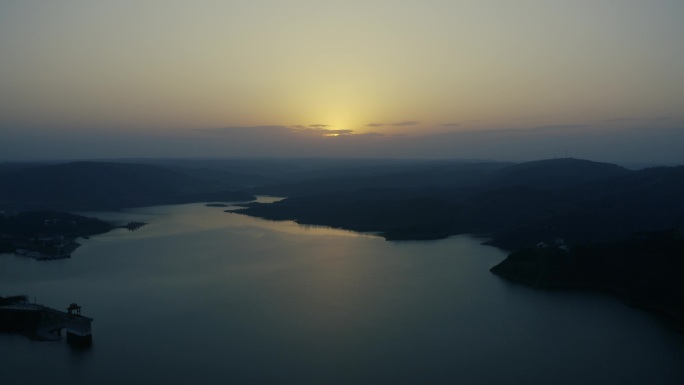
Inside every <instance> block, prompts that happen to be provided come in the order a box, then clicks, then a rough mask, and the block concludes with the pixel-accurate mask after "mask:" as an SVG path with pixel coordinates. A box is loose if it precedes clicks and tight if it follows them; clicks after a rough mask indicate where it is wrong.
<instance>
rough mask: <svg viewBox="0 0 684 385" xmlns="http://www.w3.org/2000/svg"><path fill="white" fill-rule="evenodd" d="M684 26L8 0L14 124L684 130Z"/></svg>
mask: <svg viewBox="0 0 684 385" xmlns="http://www.w3.org/2000/svg"><path fill="white" fill-rule="evenodd" d="M682 20H684V2H682V1H672V0H653V1H637V0H592V1H589V0H577V1H560V0H519V1H508V0H492V1H469V0H461V1H458V0H449V1H446V0H443V1H441V0H426V1H401V0H394V1H389V0H387V1H383V0H379V1H378V0H365V1H357V0H350V1H345V2H339V1H334V2H333V1H321V0H318V1H313V0H293V1H276V0H254V1H249V2H247V1H244V2H243V1H194V2H187V1H180V0H164V1H162V0H159V1H153V0H150V1H143V2H141V1H131V0H122V1H85V0H82V1H47V0H45V1H25V2H24V1H21V2H19V1H0V52H2V58H3V59H2V66H0V116H1V117H2V122H1V123H0V124H2V126H1V127H0V129H2V130H5V131H6V132H7V133H10V132H17V130H19V128H21V130H23V131H22V132H26V130H31V129H35V130H38V129H40V130H48V131H51V132H54V131H55V130H57V131H60V130H63V132H73V131H77V132H89V133H91V134H92V133H99V132H102V133H112V132H119V133H122V132H123V133H139V134H140V133H142V134H144V135H150V136H151V137H152V136H154V135H160V136H166V137H169V136H172V135H177V136H178V135H180V136H188V135H190V136H191V134H192V133H193V132H196V130H206V129H214V128H223V127H264V126H277V127H288V128H290V129H291V130H295V131H298V130H299V131H302V130H303V132H304V133H309V134H311V133H314V132H319V131H320V130H333V131H332V132H329V133H327V134H326V133H323V134H324V135H327V137H330V138H340V137H341V136H350V135H362V134H365V135H366V136H368V137H369V138H370V135H371V134H374V135H413V136H416V135H428V134H437V133H449V132H466V131H472V130H504V129H525V128H535V127H546V126H554V127H555V126H561V125H562V126H571V125H572V126H582V127H585V128H587V127H594V126H595V127H597V128H603V129H610V128H611V127H614V126H616V122H618V121H622V122H623V123H624V124H625V125H627V126H630V124H631V126H634V125H635V124H636V122H642V123H643V122H650V123H649V124H643V125H644V126H649V127H651V126H653V127H660V126H668V127H670V126H677V125H679V127H681V126H684V124H683V123H684V114H683V113H682V111H683V110H684V109H682V105H684V74H683V73H684V71H682V68H684V39H682V36H684V23H682ZM630 122H631V123H630ZM628 123H629V124H628ZM637 125H638V124H637ZM631 126H630V127H631ZM11 130H14V131H11Z"/></svg>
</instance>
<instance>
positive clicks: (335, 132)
mask: <svg viewBox="0 0 684 385" xmlns="http://www.w3.org/2000/svg"><path fill="white" fill-rule="evenodd" d="M325 132H326V134H327V135H328V136H330V135H351V134H353V133H354V130H325Z"/></svg>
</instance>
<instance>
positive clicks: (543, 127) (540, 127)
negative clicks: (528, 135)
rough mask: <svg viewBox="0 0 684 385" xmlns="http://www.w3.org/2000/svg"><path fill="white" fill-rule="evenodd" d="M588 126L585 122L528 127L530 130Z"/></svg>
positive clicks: (557, 129) (568, 128) (559, 129)
mask: <svg viewBox="0 0 684 385" xmlns="http://www.w3.org/2000/svg"><path fill="white" fill-rule="evenodd" d="M586 127H589V126H587V125H586V124H551V125H546V126H537V127H532V128H529V130H532V131H563V130H575V129H579V128H586Z"/></svg>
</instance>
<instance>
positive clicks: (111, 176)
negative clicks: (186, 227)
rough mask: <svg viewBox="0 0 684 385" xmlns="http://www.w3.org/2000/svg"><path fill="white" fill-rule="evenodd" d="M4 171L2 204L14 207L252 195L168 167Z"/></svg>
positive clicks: (78, 165) (116, 205)
mask: <svg viewBox="0 0 684 385" xmlns="http://www.w3.org/2000/svg"><path fill="white" fill-rule="evenodd" d="M3 171H4V172H0V178H2V179H3V180H5V181H6V183H4V187H3V188H2V189H0V207H8V208H14V209H22V210H25V209H53V210H91V209H96V210H99V209H120V208H124V207H134V206H146V205H155V204H171V203H187V202H192V201H201V200H204V199H205V196H206V198H207V200H209V199H216V198H222V199H229V200H251V199H253V196H252V195H250V194H246V193H238V192H231V191H227V190H226V187H228V184H225V183H219V182H215V181H208V180H205V179H201V178H196V177H193V176H190V175H188V174H186V173H182V172H180V171H179V170H177V169H173V168H170V167H163V166H156V165H145V164H129V163H113V162H72V163H65V164H48V165H32V166H25V167H12V168H9V169H5V170H3Z"/></svg>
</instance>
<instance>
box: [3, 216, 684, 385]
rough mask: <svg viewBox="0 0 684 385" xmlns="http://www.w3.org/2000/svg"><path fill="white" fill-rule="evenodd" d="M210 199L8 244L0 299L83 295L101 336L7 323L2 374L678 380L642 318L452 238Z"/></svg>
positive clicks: (677, 365)
mask: <svg viewBox="0 0 684 385" xmlns="http://www.w3.org/2000/svg"><path fill="white" fill-rule="evenodd" d="M223 210H224V209H223V208H216V207H205V206H204V205H202V204H190V205H177V206H157V207H146V208H138V209H130V210H126V211H123V212H120V213H91V214H92V215H96V216H98V217H100V218H101V219H105V220H112V221H118V222H127V221H129V220H141V221H145V222H148V223H149V224H148V225H147V226H144V227H142V228H141V229H139V230H137V231H134V232H129V231H127V230H123V229H119V230H115V231H112V232H110V233H108V234H104V235H101V236H96V237H92V238H91V239H89V240H84V241H83V246H82V247H81V248H79V249H78V250H77V251H76V252H75V253H74V255H73V257H72V258H71V259H67V260H60V261H50V262H42V261H34V260H31V259H26V258H22V257H16V256H14V255H7V254H4V255H0V295H11V294H27V295H29V296H30V297H31V298H32V299H34V298H35V299H36V300H37V302H39V303H43V304H45V305H48V306H52V307H63V308H66V307H67V306H68V304H69V303H71V302H78V303H79V304H80V305H81V306H83V314H84V315H87V316H90V317H92V318H94V319H95V321H94V323H93V346H92V347H91V348H90V349H87V350H76V349H72V348H71V347H70V346H69V345H67V344H66V343H65V342H63V341H62V342H37V341H30V340H28V339H25V338H23V337H21V336H18V335H15V334H8V333H3V334H0V383H2V384H3V385H9V384H43V383H65V384H66V383H69V384H81V383H83V384H86V383H88V384H93V383H98V384H121V383H127V384H138V383H140V384H142V383H145V384H157V383H158V384H186V383H202V384H226V383H235V384H257V383H259V384H262V383H266V384H268V383H274V384H276V383H277V384H283V383H292V384H430V383H434V384H445V383H459V384H518V383H525V384H578V383H582V384H605V383H622V384H644V383H653V384H682V383H684V337H683V336H682V334H680V333H678V332H676V331H674V330H672V329H671V328H669V327H667V326H666V325H665V324H663V323H662V321H660V320H659V319H658V318H657V317H655V316H653V315H652V314H649V313H646V312H642V311H639V310H635V309H632V308H629V307H627V306H625V305H624V304H622V303H620V302H619V301H617V300H615V299H613V298H610V297H607V296H603V295H600V294H596V293H589V292H581V291H540V290H533V289H530V288H527V287H524V286H521V285H516V284H511V283H508V282H506V281H504V280H501V279H500V278H498V277H496V276H494V275H492V274H491V273H489V271H488V270H489V268H490V267H491V266H493V265H495V264H496V263H498V262H500V261H501V260H502V259H503V258H505V255H506V254H505V253H504V252H503V251H501V250H498V249H496V248H493V247H488V246H483V245H481V242H482V241H483V240H482V239H478V238H474V237H470V236H458V237H452V238H448V239H444V240H439V241H420V242H386V241H384V240H383V239H381V238H379V237H375V236H372V235H369V234H359V233H354V232H348V231H343V230H336V229H328V228H321V227H304V226H300V225H297V224H296V223H294V222H271V221H266V220H262V219H257V218H251V217H247V216H243V215H239V214H234V213H226V212H224V211H223Z"/></svg>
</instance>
